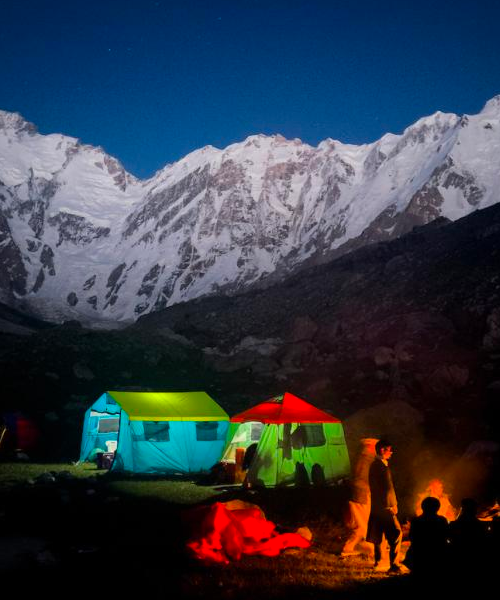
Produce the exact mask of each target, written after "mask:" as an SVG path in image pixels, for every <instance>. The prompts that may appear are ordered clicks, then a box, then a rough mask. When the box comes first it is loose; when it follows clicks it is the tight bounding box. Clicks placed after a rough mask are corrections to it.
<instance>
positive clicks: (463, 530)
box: [450, 498, 487, 573]
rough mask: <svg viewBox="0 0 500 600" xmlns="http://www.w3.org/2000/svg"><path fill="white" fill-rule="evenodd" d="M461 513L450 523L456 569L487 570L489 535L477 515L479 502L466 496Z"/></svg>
mask: <svg viewBox="0 0 500 600" xmlns="http://www.w3.org/2000/svg"><path fill="white" fill-rule="evenodd" d="M461 506H462V507H461V510H460V514H459V515H458V517H457V519H456V521H453V522H452V523H450V549H451V560H452V563H453V567H454V570H455V568H456V570H457V572H459V573H461V572H464V570H466V571H467V572H470V571H473V572H477V573H479V572H480V571H484V570H485V566H486V562H487V561H486V550H487V537H486V527H485V525H484V523H483V522H482V521H480V520H479V519H478V518H477V516H476V513H477V502H476V501H475V500H474V499H473V498H464V499H463V500H462V503H461Z"/></svg>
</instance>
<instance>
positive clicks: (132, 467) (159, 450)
mask: <svg viewBox="0 0 500 600" xmlns="http://www.w3.org/2000/svg"><path fill="white" fill-rule="evenodd" d="M228 427H229V416H228V415H227V413H226V412H225V411H224V410H223V409H222V408H221V407H220V406H219V405H218V404H217V403H216V402H215V401H214V400H212V398H210V396H209V395H208V394H206V393H205V392H105V393H104V394H103V395H102V396H101V397H100V398H98V400H96V402H94V404H92V406H91V407H90V408H89V409H88V410H87V412H86V413H85V420H84V426H83V436H82V445H81V452H80V460H81V461H86V460H91V459H92V457H93V455H95V453H96V452H99V451H102V452H106V451H107V449H108V448H110V447H113V445H114V446H116V454H115V459H114V461H113V465H112V467H111V470H112V471H131V472H134V473H193V472H200V471H207V470H209V469H210V467H212V466H213V465H214V464H215V463H217V462H218V461H219V460H220V457H221V454H222V451H223V449H224V445H225V440H226V437H227V430H228Z"/></svg>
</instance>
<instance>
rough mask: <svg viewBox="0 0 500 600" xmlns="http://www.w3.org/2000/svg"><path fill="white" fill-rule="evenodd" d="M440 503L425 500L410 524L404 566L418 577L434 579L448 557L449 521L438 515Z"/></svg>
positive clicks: (428, 498) (431, 497)
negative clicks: (418, 513) (419, 512)
mask: <svg viewBox="0 0 500 600" xmlns="http://www.w3.org/2000/svg"><path fill="white" fill-rule="evenodd" d="M440 506H441V502H440V501H439V500H438V499H437V498H435V497H434V496H428V497H427V498H424V499H423V500H422V503H421V509H422V512H421V514H420V515H419V516H416V517H414V518H413V519H412V521H411V524H410V533H409V538H410V547H409V548H408V550H407V552H406V556H405V559H404V561H403V564H404V565H405V566H407V567H408V568H409V569H410V570H411V572H412V574H413V575H416V576H419V577H432V578H434V577H435V576H436V573H437V572H438V570H439V571H440V570H442V569H443V566H446V563H447V558H448V536H449V525H448V521H447V520H446V518H445V517H443V516H442V515H439V514H438V513H439V508H440Z"/></svg>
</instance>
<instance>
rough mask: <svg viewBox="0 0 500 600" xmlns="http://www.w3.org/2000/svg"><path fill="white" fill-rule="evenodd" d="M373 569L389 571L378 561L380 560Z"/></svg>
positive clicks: (383, 571) (381, 571) (382, 571)
mask: <svg viewBox="0 0 500 600" xmlns="http://www.w3.org/2000/svg"><path fill="white" fill-rule="evenodd" d="M373 570H374V571H379V572H380V573H385V571H387V569H386V568H385V567H384V566H383V565H381V564H380V563H378V562H376V563H375V564H374V565H373Z"/></svg>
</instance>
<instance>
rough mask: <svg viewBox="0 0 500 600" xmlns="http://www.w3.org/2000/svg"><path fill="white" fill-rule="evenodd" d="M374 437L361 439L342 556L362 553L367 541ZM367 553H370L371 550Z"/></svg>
mask: <svg viewBox="0 0 500 600" xmlns="http://www.w3.org/2000/svg"><path fill="white" fill-rule="evenodd" d="M377 442H378V440H377V439H374V438H363V439H362V440H360V445H359V449H358V454H357V457H356V462H355V465H354V469H353V475H352V480H351V494H350V499H349V504H348V507H347V514H346V523H345V524H346V527H347V528H348V529H349V537H348V538H347V540H346V542H345V544H344V547H343V548H342V552H341V554H340V556H342V557H346V556H352V555H356V554H361V553H362V549H361V548H362V547H363V550H364V546H363V545H364V544H365V543H366V542H365V540H366V532H367V528H368V517H369V516H370V486H369V484H368V474H369V472H370V466H371V464H372V462H373V461H374V460H375V444H376V443H377ZM366 553H370V552H369V551H368V552H366Z"/></svg>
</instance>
